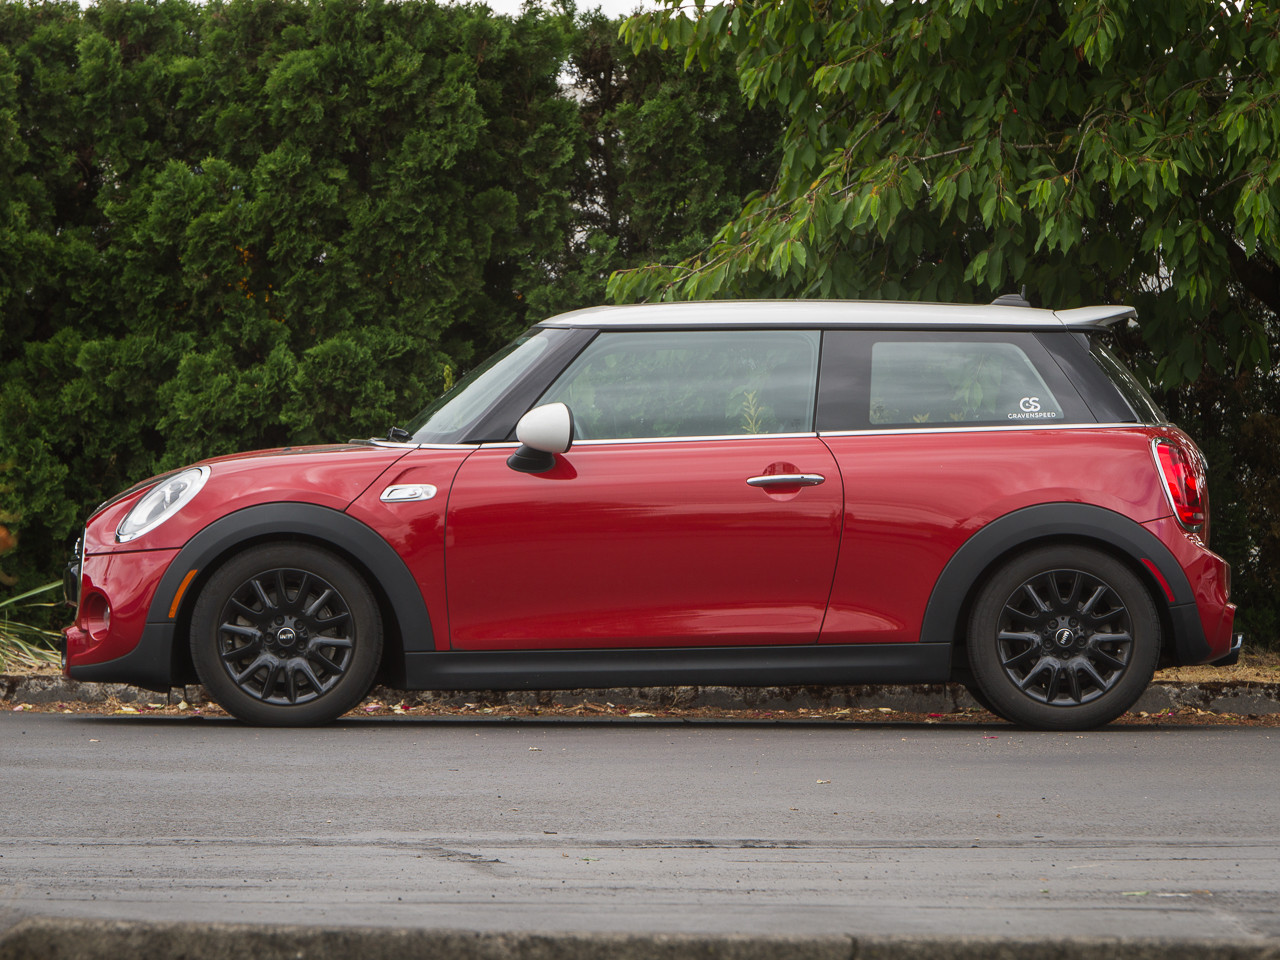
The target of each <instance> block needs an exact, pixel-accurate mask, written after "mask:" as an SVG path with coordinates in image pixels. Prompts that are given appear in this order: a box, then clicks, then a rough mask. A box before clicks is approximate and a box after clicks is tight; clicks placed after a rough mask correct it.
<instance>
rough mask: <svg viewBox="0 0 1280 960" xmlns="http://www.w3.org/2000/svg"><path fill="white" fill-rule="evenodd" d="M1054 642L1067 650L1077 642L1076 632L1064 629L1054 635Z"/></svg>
mask: <svg viewBox="0 0 1280 960" xmlns="http://www.w3.org/2000/svg"><path fill="white" fill-rule="evenodd" d="M1053 642H1054V643H1056V644H1057V645H1058V646H1060V647H1062V648H1064V649H1065V648H1067V647H1069V646H1071V645H1072V644H1073V643H1075V642H1076V635H1075V632H1074V631H1072V630H1069V629H1067V628H1066V627H1063V628H1062V629H1061V630H1059V631H1058V632H1057V633H1055V634H1054V635H1053Z"/></svg>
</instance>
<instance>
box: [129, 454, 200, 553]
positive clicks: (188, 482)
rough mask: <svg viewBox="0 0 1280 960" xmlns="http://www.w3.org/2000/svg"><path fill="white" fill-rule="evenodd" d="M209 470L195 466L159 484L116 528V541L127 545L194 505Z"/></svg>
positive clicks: (136, 504)
mask: <svg viewBox="0 0 1280 960" xmlns="http://www.w3.org/2000/svg"><path fill="white" fill-rule="evenodd" d="M209 473H210V471H209V468H208V467H192V468H191V469H190V470H183V471H182V472H181V473H175V474H174V475H173V476H172V477H169V478H168V479H167V480H164V481H162V482H160V483H157V484H156V485H155V486H154V487H152V488H151V489H150V490H149V491H147V493H146V494H145V495H144V496H143V498H142V499H141V500H139V501H138V502H137V503H135V504H134V505H133V509H132V510H130V511H129V513H128V515H127V516H126V517H125V518H124V519H123V520H121V521H120V526H118V527H116V542H117V543H128V542H129V541H130V540H133V539H135V538H137V537H140V536H142V535H143V534H144V533H146V532H147V531H149V530H154V529H155V528H156V527H158V526H160V524H162V523H164V522H165V521H166V520H168V519H169V518H170V517H172V516H173V515H174V514H175V513H177V512H178V511H179V510H181V509H182V508H183V507H185V506H186V505H187V504H188V503H190V502H191V498H192V497H194V496H195V495H196V494H197V493H199V492H200V488H201V487H203V486H204V482H205V481H206V480H208V479H209Z"/></svg>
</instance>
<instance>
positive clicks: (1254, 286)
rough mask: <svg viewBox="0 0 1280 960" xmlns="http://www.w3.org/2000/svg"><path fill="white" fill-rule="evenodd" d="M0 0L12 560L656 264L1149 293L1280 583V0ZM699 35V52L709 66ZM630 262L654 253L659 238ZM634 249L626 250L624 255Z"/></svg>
mask: <svg viewBox="0 0 1280 960" xmlns="http://www.w3.org/2000/svg"><path fill="white" fill-rule="evenodd" d="M618 30H619V23H617V22H610V21H608V20H607V19H605V18H603V17H601V16H599V15H590V14H587V15H583V16H579V15H576V14H575V13H574V12H573V10H572V8H571V7H569V6H567V5H566V6H563V7H562V6H556V7H554V8H552V9H538V8H531V9H530V10H529V11H528V12H527V13H525V14H524V15H522V16H520V17H516V18H508V17H496V16H494V15H492V14H491V13H490V12H489V11H488V10H487V9H486V8H484V7H480V6H471V7H437V6H435V5H434V4H433V3H430V2H424V0H404V2H397V3H384V2H379V0H214V2H211V3H208V4H201V5H196V4H194V3H191V2H189V0H102V2H99V3H98V4H96V5H95V6H91V7H88V8H86V9H83V10H82V9H81V8H80V7H79V6H78V4H76V3H74V2H71V0H48V2H41V0H21V2H15V0H0V554H2V555H3V556H0V593H4V592H5V591H6V590H7V591H8V592H10V593H12V594H16V593H19V592H21V591H22V590H24V589H26V588H29V587H34V586H36V585H37V584H39V583H42V582H45V581H47V580H49V579H51V578H52V577H54V576H56V575H57V573H58V571H59V568H60V566H61V564H62V562H63V561H64V559H65V554H66V551H67V549H68V548H69V546H70V543H71V541H72V540H74V538H75V536H76V535H77V533H78V530H79V527H80V524H81V523H82V522H83V519H84V517H85V516H86V514H87V513H88V511H89V510H90V509H92V507H93V505H94V504H96V503H98V502H99V501H101V500H102V499H104V498H106V497H107V496H109V495H111V494H113V493H114V492H116V491H117V490H119V489H121V488H123V487H126V486H128V485H130V484H132V483H134V482H136V481H137V480H139V479H141V478H143V477H146V476H148V475H151V474H155V473H157V472H160V471H162V470H165V469H169V468H172V467H175V466H179V465H181V464H183V463H186V462H189V461H191V460H195V459H198V458H201V457H205V456H210V455H214V454H218V453H225V452H229V451H232V450H236V449H250V448H254V447H263V446H274V445H279V444H284V443H310V442H324V441H329V440H335V439H345V438H346V437H350V436H371V435H381V434H383V433H385V432H386V430H387V428H388V427H389V426H391V425H392V424H395V423H400V422H403V421H405V420H406V419H407V418H409V417H410V416H411V415H412V414H413V413H414V412H415V411H416V410H417V409H418V408H419V407H421V406H423V405H424V404H425V403H426V402H427V401H428V400H429V399H430V398H431V397H433V396H434V395H436V394H438V393H439V392H440V390H441V389H442V388H444V387H445V386H446V385H447V384H448V383H449V382H450V381H451V380H452V379H453V378H454V377H455V376H456V374H457V372H458V371H460V370H462V369H465V368H467V367H468V366H469V365H471V364H472V363H474V362H475V361H476V360H477V359H479V358H480V357H483V356H484V355H485V354H487V353H488V352H489V351H490V350H491V349H492V348H493V347H494V346H495V345H496V344H497V343H499V342H500V341H502V340H504V339H506V338H507V337H508V336H510V335H511V334H512V333H514V332H516V331H518V330H519V329H521V328H522V327H524V326H525V325H527V324H528V323H530V322H534V321H536V320H538V319H541V318H542V317H545V316H547V315H549V314H552V313H555V312H559V311H562V310H566V309H572V308H574V307H578V306H585V305H588V304H594V303H599V302H601V301H602V300H604V299H605V297H606V281H607V280H609V278H610V276H611V275H612V280H610V281H609V286H608V295H609V296H610V297H612V298H613V299H615V300H630V299H641V298H653V297H668V298H673V297H711V296H796V295H806V296H856V297H901V298H907V299H940V300H955V301H961V302H964V301H977V302H982V301H986V300H990V299H992V298H993V297H994V296H996V295H997V294H1000V293H1005V292H1008V291H1009V290H1011V289H1015V288H1016V287H1017V286H1018V285H1020V284H1022V283H1026V284H1028V286H1029V288H1030V293H1031V296H1032V298H1033V300H1034V301H1035V302H1037V303H1040V304H1045V305H1052V306H1063V307H1066V306H1076V305H1080V304H1084V303H1107V302H1127V303H1133V304H1135V305H1136V306H1138V308H1139V310H1140V313H1141V315H1142V318H1143V328H1142V330H1141V332H1140V333H1137V332H1132V331H1131V332H1129V333H1127V334H1125V344H1124V345H1125V348H1126V350H1127V351H1128V353H1129V356H1130V358H1131V360H1132V361H1133V363H1134V365H1135V366H1137V367H1138V368H1139V369H1140V370H1142V371H1145V372H1146V373H1147V374H1148V376H1149V377H1150V378H1151V379H1152V380H1153V381H1156V380H1158V381H1162V382H1163V384H1164V387H1165V389H1164V390H1163V393H1162V397H1161V398H1162V400H1163V401H1164V403H1165V404H1166V406H1168V407H1169V409H1170V410H1171V412H1172V413H1173V414H1174V417H1175V419H1177V420H1179V421H1180V422H1182V424H1183V425H1184V426H1185V427H1187V429H1188V430H1189V431H1190V432H1191V433H1192V435H1193V436H1195V437H1196V439H1197V440H1198V441H1199V442H1200V443H1201V446H1202V447H1203V448H1204V449H1205V451H1206V453H1207V455H1208V457H1209V460H1210V467H1211V491H1212V495H1213V499H1214V503H1213V515H1214V531H1213V545H1214V547H1215V549H1217V550H1218V551H1219V552H1221V553H1223V554H1224V555H1225V556H1226V557H1227V558H1228V559H1229V560H1230V561H1231V562H1232V564H1233V566H1234V568H1235V591H1234V592H1235V594H1236V598H1237V600H1238V602H1239V603H1240V604H1241V616H1240V623H1241V625H1242V626H1243V627H1244V628H1245V629H1246V630H1249V631H1250V632H1251V642H1255V643H1258V642H1261V643H1264V644H1270V643H1275V639H1274V638H1276V636H1277V631H1276V628H1277V627H1278V626H1280V623H1277V621H1278V620H1280V479H1278V478H1280V452H1277V451H1278V450H1280V377H1278V376H1277V374H1276V372H1275V370H1274V368H1273V366H1272V360H1271V358H1272V357H1274V356H1276V353H1275V350H1276V347H1277V346H1280V344H1277V342H1276V340H1277V336H1278V334H1277V324H1276V313H1277V310H1278V309H1280V269H1278V268H1277V257H1278V253H1280V252H1278V250H1277V242H1278V238H1280V219H1278V214H1277V210H1280V186H1278V184H1280V161H1278V160H1277V157H1278V156H1280V12H1277V11H1276V10H1275V9H1273V8H1272V7H1271V6H1270V5H1267V4H1261V3H1256V2H1250V0H1245V2H1243V3H1225V2H1224V3H1214V2H1204V0H1170V2H1169V3H1166V4H1150V3H1140V2H1130V0H1039V2H1035V0H1026V2H1022V0H945V2H937V3H929V4H920V3H912V2H906V0H894V2H888V3H871V2H864V0H740V2H735V3H721V4H703V5H702V6H697V5H696V4H695V5H694V6H688V5H686V6H684V7H682V8H681V7H678V6H677V5H676V4H675V3H673V2H672V3H670V4H669V6H668V8H667V9H664V10H661V11H659V12H658V13H656V14H653V15H650V16H649V17H647V18H642V19H638V20H634V21H632V22H630V24H629V25H628V26H627V27H626V28H625V32H624V41H623V42H620V41H619V40H618V39H617V36H618ZM686 66H687V67H688V68H689V69H686ZM628 268H638V269H628ZM615 271H617V272H615Z"/></svg>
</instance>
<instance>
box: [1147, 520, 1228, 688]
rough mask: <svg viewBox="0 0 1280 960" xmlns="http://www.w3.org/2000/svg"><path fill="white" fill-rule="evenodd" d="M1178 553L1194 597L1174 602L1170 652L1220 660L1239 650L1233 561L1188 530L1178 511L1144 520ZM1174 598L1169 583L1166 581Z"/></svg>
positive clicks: (1179, 659)
mask: <svg viewBox="0 0 1280 960" xmlns="http://www.w3.org/2000/svg"><path fill="white" fill-rule="evenodd" d="M1143 526H1145V527H1146V528H1147V529H1148V530H1150V531H1151V532H1152V533H1153V534H1155V535H1156V537H1157V538H1159V540H1160V541H1161V542H1162V543H1163V544H1164V545H1165V546H1166V547H1168V549H1169V552H1170V553H1172V554H1173V557H1174V560H1175V561H1176V562H1177V564H1178V566H1179V567H1180V568H1181V572H1182V574H1184V575H1185V576H1186V580H1187V585H1188V586H1189V587H1190V589H1191V598H1190V602H1186V601H1184V600H1183V599H1182V595H1181V593H1180V591H1179V593H1180V595H1179V602H1177V603H1170V605H1169V606H1168V607H1167V608H1166V609H1167V610H1168V612H1169V620H1170V626H1171V627H1172V633H1173V636H1172V637H1171V638H1170V639H1171V641H1172V642H1171V643H1170V644H1169V645H1168V654H1169V656H1170V659H1171V660H1172V661H1173V663H1174V664H1176V665H1179V666H1190V665H1192V664H1199V663H1217V662H1219V661H1222V660H1225V659H1226V658H1228V657H1230V656H1232V653H1233V650H1234V653H1235V655H1236V656H1239V647H1238V645H1237V644H1236V637H1235V634H1234V632H1233V631H1234V627H1235V617H1236V606H1235V604H1234V603H1232V602H1231V565H1230V564H1228V563H1227V561H1226V560H1224V559H1222V557H1220V556H1218V555H1217V554H1216V553H1214V552H1213V551H1212V550H1210V549H1209V548H1208V547H1206V546H1205V545H1204V544H1203V543H1202V542H1201V540H1200V538H1199V537H1196V536H1192V535H1190V534H1188V533H1186V532H1185V531H1184V530H1183V529H1182V528H1181V527H1180V526H1179V525H1178V522H1177V521H1176V520H1174V519H1173V517H1164V518H1162V519H1160V520H1155V521H1152V522H1151V523H1146V524H1143ZM1162 587H1163V588H1164V590H1165V593H1166V595H1167V596H1168V599H1169V600H1173V596H1172V595H1169V589H1168V584H1167V583H1166V584H1162Z"/></svg>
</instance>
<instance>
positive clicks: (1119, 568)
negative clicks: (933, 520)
mask: <svg viewBox="0 0 1280 960" xmlns="http://www.w3.org/2000/svg"><path fill="white" fill-rule="evenodd" d="M1159 625H1160V619H1159V615H1158V614H1157V612H1156V609H1155V605H1154V603H1153V602H1152V599H1151V595H1150V593H1149V592H1148V591H1147V589H1146V587H1145V586H1144V585H1143V584H1142V582H1141V581H1140V580H1139V579H1138V578H1137V576H1136V575H1135V574H1134V573H1133V572H1132V571H1131V570H1130V569H1129V568H1128V567H1126V566H1125V565H1124V564H1122V563H1120V562H1119V561H1118V560H1116V559H1115V558H1113V557H1111V556H1108V555H1107V554H1105V553H1102V552H1100V551H1097V550H1093V549H1090V548H1087V547H1079V546H1069V547H1068V546H1063V547H1047V548H1040V549H1038V550H1034V551H1032V552H1030V553H1027V554H1024V555H1023V556H1022V557H1019V558H1017V559H1015V560H1014V561H1012V562H1011V563H1009V564H1007V565H1006V566H1005V567H1003V568H1002V569H1001V570H999V571H998V572H997V573H996V574H995V575H994V576H993V577H991V578H990V579H989V580H988V582H987V584H986V586H985V587H984V588H983V590H982V591H981V593H980V594H979V596H978V600H977V602H976V603H975V605H974V609H973V615H972V617H971V619H970V629H969V637H968V644H969V662H970V666H971V668H972V670H973V674H974V677H975V678H976V680H977V682H978V685H979V687H980V688H981V690H982V692H983V693H984V694H985V695H986V697H987V699H988V700H990V702H991V706H992V708H993V710H994V712H995V713H997V714H999V715H1000V716H1002V717H1004V718H1005V719H1008V720H1010V721H1012V722H1014V723H1018V724H1022V725H1025V726H1029V727H1039V728H1043V729H1056V730H1067V729H1087V728H1090V727H1095V726H1099V725H1101V724H1104V723H1108V722H1110V721H1111V720H1114V719H1115V718H1116V717H1118V716H1119V715H1120V714H1122V713H1124V712H1125V711H1126V710H1128V709H1129V708H1130V707H1131V706H1133V704H1134V703H1135V702H1136V701H1137V699H1138V697H1140V696H1141V695H1142V692H1143V691H1144V690H1145V689H1146V687H1147V684H1148V683H1150V681H1151V676H1152V673H1153V672H1154V670H1155V665H1156V661H1157V659H1158V658H1159V654H1160V626H1159Z"/></svg>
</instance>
